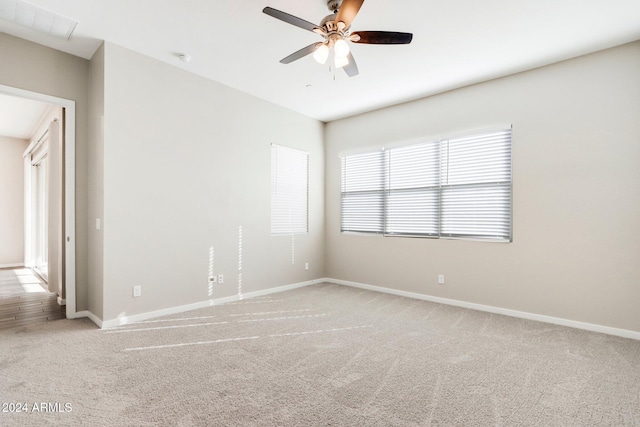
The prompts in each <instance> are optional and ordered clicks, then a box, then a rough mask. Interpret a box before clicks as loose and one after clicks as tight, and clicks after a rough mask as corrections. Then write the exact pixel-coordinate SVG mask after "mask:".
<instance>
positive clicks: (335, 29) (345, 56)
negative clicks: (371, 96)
mask: <svg viewBox="0 0 640 427" xmlns="http://www.w3.org/2000/svg"><path fill="white" fill-rule="evenodd" d="M362 3H364V0H329V1H328V2H327V6H328V7H329V10H330V11H331V12H332V13H331V14H330V15H328V16H326V17H325V18H324V19H323V20H322V21H321V22H320V25H316V24H313V23H311V22H309V21H305V20H304V19H301V18H298V17H296V16H293V15H290V14H288V13H285V12H282V11H280V10H277V9H274V8H271V7H265V8H264V9H263V10H262V11H263V12H264V13H266V14H267V15H269V16H272V17H274V18H276V19H279V20H281V21H284V22H286V23H288V24H291V25H295V26H296V27H300V28H302V29H305V30H308V31H312V32H314V33H316V34H318V35H320V36H321V37H322V39H323V41H321V42H318V43H313V44H310V45H309V46H307V47H303V48H302V49H300V50H299V51H297V52H294V53H292V54H291V55H289V56H287V57H286V58H283V59H281V60H280V62H281V63H283V64H289V63H291V62H293V61H296V60H298V59H300V58H303V57H305V56H307V55H310V54H313V58H314V59H315V60H316V61H318V62H319V63H321V64H324V63H326V62H327V59H329V56H330V54H331V53H333V56H332V58H333V64H334V66H335V68H343V69H344V71H345V72H346V73H347V75H348V76H349V77H353V76H357V75H358V66H357V65H356V61H355V59H353V55H352V54H351V49H350V47H349V44H348V43H347V42H353V43H363V44H409V43H411V40H412V39H413V34H411V33H398V32H395V31H357V32H351V22H352V21H353V19H354V18H355V17H356V15H357V14H358V11H359V10H360V7H362Z"/></svg>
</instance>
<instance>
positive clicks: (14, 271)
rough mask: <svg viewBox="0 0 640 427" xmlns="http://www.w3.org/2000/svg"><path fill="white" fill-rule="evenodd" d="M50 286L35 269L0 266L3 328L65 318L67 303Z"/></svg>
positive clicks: (0, 317) (0, 323)
mask: <svg viewBox="0 0 640 427" xmlns="http://www.w3.org/2000/svg"><path fill="white" fill-rule="evenodd" d="M46 286H47V285H46V284H45V283H44V282H43V281H42V280H41V279H40V278H39V277H38V276H37V275H36V274H35V273H34V272H33V271H32V270H31V269H28V268H7V269H0V330H2V329H8V328H13V327H16V326H23V325H26V324H30V323H35V322H46V321H49V320H58V319H64V317H65V314H64V306H62V307H61V306H60V305H58V302H57V296H56V294H55V293H53V292H49V291H48V290H47V288H46Z"/></svg>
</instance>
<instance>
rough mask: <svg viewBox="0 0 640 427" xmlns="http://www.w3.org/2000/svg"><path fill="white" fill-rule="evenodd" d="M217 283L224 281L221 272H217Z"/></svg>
mask: <svg viewBox="0 0 640 427" xmlns="http://www.w3.org/2000/svg"><path fill="white" fill-rule="evenodd" d="M218 283H220V284H223V283H224V276H223V275H222V274H218Z"/></svg>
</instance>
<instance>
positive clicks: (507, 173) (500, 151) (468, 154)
mask: <svg viewBox="0 0 640 427" xmlns="http://www.w3.org/2000/svg"><path fill="white" fill-rule="evenodd" d="M341 218H342V221H341V231H342V232H355V233H369V234H383V235H386V236H413V237H432V238H439V237H446V238H469V239H486V240H495V241H511V129H508V130H504V131H499V132H492V133H485V134H481V135H474V136H471V137H465V138H455V139H454V138H452V139H442V140H438V141H431V142H425V143H420V144H415V145H408V146H403V147H394V148H391V149H388V150H378V151H374V152H369V153H364V154H358V155H352V156H345V157H343V158H342V193H341Z"/></svg>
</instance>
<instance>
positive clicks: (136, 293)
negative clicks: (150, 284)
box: [133, 285, 142, 298]
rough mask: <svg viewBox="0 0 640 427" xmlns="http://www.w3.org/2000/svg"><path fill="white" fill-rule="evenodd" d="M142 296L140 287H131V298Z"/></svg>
mask: <svg viewBox="0 0 640 427" xmlns="http://www.w3.org/2000/svg"><path fill="white" fill-rule="evenodd" d="M141 295H142V286H140V285H138V286H134V287H133V297H134V298H137V297H139V296H141Z"/></svg>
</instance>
